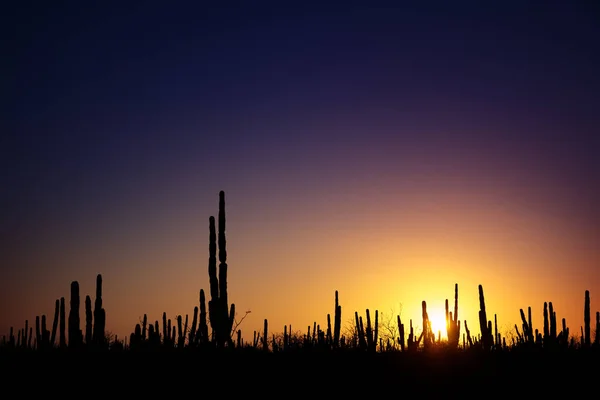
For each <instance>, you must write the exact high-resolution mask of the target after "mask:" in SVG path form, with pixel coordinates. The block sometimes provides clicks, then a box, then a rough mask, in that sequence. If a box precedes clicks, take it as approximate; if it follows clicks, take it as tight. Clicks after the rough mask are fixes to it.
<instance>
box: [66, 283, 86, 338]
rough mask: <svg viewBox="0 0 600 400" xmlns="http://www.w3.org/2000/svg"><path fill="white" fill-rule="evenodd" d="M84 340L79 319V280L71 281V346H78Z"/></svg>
mask: <svg viewBox="0 0 600 400" xmlns="http://www.w3.org/2000/svg"><path fill="white" fill-rule="evenodd" d="M82 341H83V338H82V334H81V328H80V320H79V282H77V281H73V282H71V310H70V311H69V348H73V349H75V348H78V347H79V346H80V345H81V343H82Z"/></svg>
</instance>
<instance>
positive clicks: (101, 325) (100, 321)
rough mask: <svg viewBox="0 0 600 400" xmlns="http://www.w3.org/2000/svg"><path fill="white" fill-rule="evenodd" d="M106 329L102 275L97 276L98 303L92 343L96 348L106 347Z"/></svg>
mask: <svg viewBox="0 0 600 400" xmlns="http://www.w3.org/2000/svg"><path fill="white" fill-rule="evenodd" d="M105 327H106V311H105V310H104V308H102V275H101V274H98V276H96V301H95V302H94V330H93V336H92V341H93V342H94V344H95V345H96V346H100V347H102V346H104V344H105V342H106V338H105V334H104V331H105Z"/></svg>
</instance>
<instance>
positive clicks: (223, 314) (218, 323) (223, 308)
mask: <svg viewBox="0 0 600 400" xmlns="http://www.w3.org/2000/svg"><path fill="white" fill-rule="evenodd" d="M218 218H219V226H218V246H219V276H218V278H217V234H216V232H215V217H213V216H211V217H210V218H209V245H208V248H209V257H208V276H209V283H210V295H211V300H209V302H208V314H209V320H210V325H211V327H212V332H213V341H214V343H215V344H216V346H217V347H219V348H221V347H225V346H233V341H232V338H231V334H232V328H233V319H234V316H235V306H234V305H233V304H232V305H231V311H230V310H229V306H228V295H227V250H226V244H227V241H226V238H225V192H223V191H220V192H219V216H218Z"/></svg>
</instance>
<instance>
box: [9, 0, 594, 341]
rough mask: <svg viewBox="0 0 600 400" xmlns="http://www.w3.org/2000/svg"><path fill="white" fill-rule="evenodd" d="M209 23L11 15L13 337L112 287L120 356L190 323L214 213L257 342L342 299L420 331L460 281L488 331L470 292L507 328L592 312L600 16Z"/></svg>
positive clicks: (328, 14)
mask: <svg viewBox="0 0 600 400" xmlns="http://www.w3.org/2000/svg"><path fill="white" fill-rule="evenodd" d="M92 3H94V2H92ZM212 3H219V4H221V6H213V5H210V6H209V5H207V3H206V2H191V1H190V2H178V1H169V2H164V1H163V2H159V1H143V2H138V1H127V2H97V3H94V4H95V5H90V4H91V3H90V2H80V1H77V2H75V1H67V2H60V4H58V3H54V2H19V4H20V5H19V6H18V7H19V8H18V9H17V8H12V9H3V14H4V18H6V19H7V21H5V22H3V25H4V27H5V28H6V29H7V30H8V31H9V42H8V44H9V47H8V49H6V50H5V52H4V54H5V56H4V63H3V64H4V67H5V68H6V69H5V73H3V74H2V87H3V89H2V94H3V96H2V97H3V99H4V100H5V101H4V102H3V104H4V107H3V110H4V111H3V115H4V116H3V118H2V122H1V124H2V125H1V126H3V128H1V129H2V131H4V133H8V135H5V134H4V135H2V139H0V143H1V145H0V149H1V152H2V161H1V162H2V171H3V173H2V174H1V175H0V177H1V182H0V183H1V186H2V188H3V190H2V196H1V198H0V202H1V203H0V246H1V247H0V250H1V254H0V256H1V259H0V268H2V271H1V275H2V280H1V281H0V305H1V307H0V335H2V334H6V333H8V329H9V327H10V326H15V327H16V328H21V327H23V326H24V321H25V320H26V319H28V320H29V321H30V324H31V323H32V321H34V320H35V316H36V315H41V314H46V315H47V316H48V318H50V319H51V318H52V316H53V312H54V301H55V300H56V299H57V298H60V297H61V296H64V297H65V298H66V300H67V302H68V299H69V286H70V283H71V281H73V280H77V281H79V283H80V287H81V295H82V303H83V298H84V296H85V295H86V294H89V295H91V296H92V297H93V295H94V285H95V277H96V274H98V273H101V274H102V275H103V276H104V307H105V309H106V312H107V329H108V330H109V331H111V332H112V333H115V334H118V335H119V336H120V337H123V336H124V335H129V333H130V332H132V331H133V329H134V327H135V324H136V323H138V322H139V320H140V318H141V317H142V315H143V314H144V313H147V314H148V317H149V319H150V321H154V320H160V318H161V315H162V312H163V311H166V312H167V315H168V316H169V317H170V318H175V316H176V315H178V314H183V315H184V316H185V314H189V315H190V317H191V314H192V312H193V308H194V306H196V305H197V304H198V293H199V290H200V289H201V288H203V289H204V290H205V291H208V289H209V285H208V273H207V266H208V219H209V216H211V215H214V216H216V215H217V212H218V193H219V191H220V190H224V191H225V195H226V203H227V205H226V211H227V224H228V225H227V245H228V264H229V279H228V283H229V299H230V301H231V302H234V303H235V304H236V308H237V311H238V319H239V318H241V317H242V316H243V315H244V313H245V312H246V311H251V313H250V314H248V316H247V318H246V319H245V320H244V322H243V323H242V325H241V326H240V328H241V329H242V332H243V333H244V336H245V337H246V338H251V337H252V331H253V330H262V326H263V320H264V319H265V318H267V319H268V321H269V326H270V327H269V330H270V331H271V332H281V331H283V326H284V325H285V324H288V325H289V324H291V325H292V328H293V330H294V331H295V330H302V331H303V332H304V331H306V328H307V327H308V326H309V325H310V326H311V327H312V324H313V322H315V321H316V322H317V323H318V324H320V325H321V326H322V327H324V326H325V324H326V321H327V319H326V318H327V313H333V312H334V293H335V290H338V291H339V296H340V304H341V305H342V311H343V315H342V319H343V321H344V323H345V324H347V323H348V322H349V321H350V320H351V319H352V318H353V315H354V312H355V311H358V312H359V313H360V314H361V315H363V316H364V314H365V309H367V308H369V309H370V310H372V312H373V310H375V309H378V310H379V312H380V313H383V315H384V319H385V318H389V317H393V316H395V315H396V314H398V313H401V317H402V318H403V320H404V321H405V322H407V323H408V319H410V318H412V319H413V323H414V324H415V326H416V327H417V328H418V330H420V326H421V319H420V318H421V317H420V315H421V314H420V306H421V301H422V300H425V301H427V302H428V305H429V310H430V315H431V316H432V318H436V315H437V316H441V315H442V314H443V306H444V300H445V299H446V298H449V299H452V297H453V293H454V292H453V291H454V284H455V283H458V284H459V291H460V299H459V301H460V304H459V305H460V310H459V318H460V319H461V320H464V319H467V321H468V322H469V325H470V327H471V329H472V331H474V333H478V331H479V329H478V324H477V311H478V297H477V285H479V284H482V285H483V287H484V291H485V295H486V300H487V311H488V315H490V318H493V314H494V313H496V314H497V315H498V322H499V324H500V327H501V330H506V329H512V328H511V327H512V326H513V325H514V323H519V325H520V322H519V321H520V317H519V308H525V309H526V307H527V306H532V307H533V318H534V325H535V327H537V328H540V329H541V328H542V310H543V303H544V301H552V302H553V304H554V307H555V310H556V312H557V316H558V317H559V318H562V317H565V318H566V319H567V324H568V325H569V326H570V327H571V332H572V333H577V332H579V327H580V326H581V325H582V324H583V303H584V292H585V290H586V289H587V290H590V292H591V302H592V311H593V312H595V311H597V310H600V300H598V299H600V250H599V249H600V228H599V227H600V212H599V211H598V205H599V204H600V173H599V171H600V158H599V157H598V154H600V139H599V138H600V136H599V135H600V129H599V127H600V112H599V110H600V74H599V73H598V71H600V47H599V46H598V43H599V40H600V29H599V27H600V25H599V24H598V21H599V20H600V10H599V7H598V5H597V4H596V5H594V4H593V2H588V1H580V2H579V1H571V2H567V1H538V2H534V1H508V2H507V1H487V2H475V1H471V2H456V1H453V2H445V1H440V2H377V1H369V2H366V1H363V2H357V1H346V2H343V3H342V2H338V3H333V2H327V1H319V2H314V3H313V2H310V1H302V2H270V1H269V2H267V1H256V2H254V1H252V2H250V1H248V2H212ZM275 3H277V4H278V5H275ZM342 4H343V5H342ZM394 4H396V5H395V6H393V5H394ZM13 7H15V6H14V5H13ZM6 71H7V72H6ZM83 315H84V314H83V310H82V318H83ZM436 325H438V323H436V322H435V320H434V328H435V327H436Z"/></svg>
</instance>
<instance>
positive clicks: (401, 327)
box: [396, 315, 405, 351]
mask: <svg viewBox="0 0 600 400" xmlns="http://www.w3.org/2000/svg"><path fill="white" fill-rule="evenodd" d="M396 319H397V322H398V334H399V337H398V344H400V350H401V351H404V350H405V347H404V343H405V342H404V324H403V323H402V320H401V319H400V316H399V315H397V316H396Z"/></svg>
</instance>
